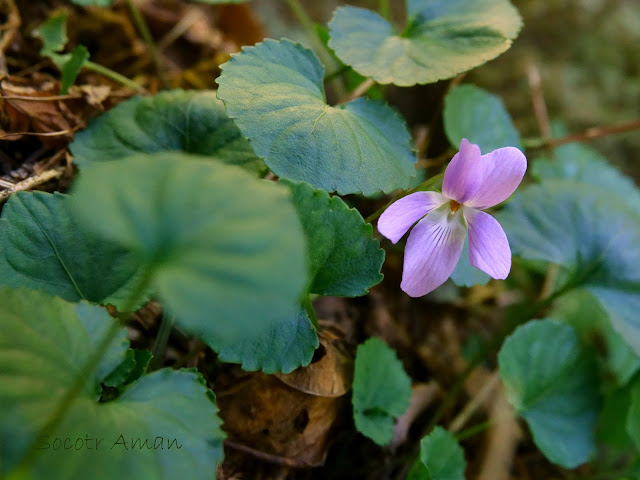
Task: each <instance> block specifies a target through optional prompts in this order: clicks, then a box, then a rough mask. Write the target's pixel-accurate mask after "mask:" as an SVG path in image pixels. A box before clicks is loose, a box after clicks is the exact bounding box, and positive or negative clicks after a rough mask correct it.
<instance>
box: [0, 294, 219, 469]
mask: <svg viewBox="0 0 640 480" xmlns="http://www.w3.org/2000/svg"><path fill="white" fill-rule="evenodd" d="M0 303H1V304H2V312H1V313H0V331H2V332H3V335H2V336H0V379H1V381H2V388H0V405H2V408H3V410H2V416H0V444H2V446H3V448H2V449H0V475H1V476H3V478H4V475H5V474H7V473H8V472H9V471H11V469H13V468H15V467H16V466H17V464H18V463H19V462H20V461H21V459H22V458H23V456H24V455H25V453H26V451H27V450H28V449H29V447H30V445H32V444H34V445H35V448H36V450H35V454H36V455H35V456H34V457H33V459H32V460H33V461H32V462H31V463H30V464H29V470H28V474H30V475H32V478H46V479H50V480H64V479H70V478H89V477H91V478H96V479H112V478H119V479H122V480H129V479H131V480H133V479H136V478H154V479H158V480H161V479H167V480H168V479H175V478H193V479H203V480H204V479H207V480H209V479H211V478H214V477H215V471H216V463H217V462H219V461H220V460H221V459H222V440H223V438H224V434H223V433H222V431H221V430H220V423H221V422H220V420H219V418H218V416H217V408H216V406H215V403H214V402H213V394H212V392H211V391H209V390H208V389H207V388H206V386H205V385H204V380H203V379H202V378H201V377H200V376H199V375H198V374H197V373H194V372H187V371H173V370H168V369H167V370H160V371H157V372H155V373H153V374H151V375H148V376H145V377H143V378H142V379H141V380H139V381H138V382H137V383H135V384H133V385H131V386H130V387H129V388H128V389H126V390H125V391H124V393H123V394H122V395H121V396H120V397H119V398H117V399H116V400H114V401H111V402H108V403H103V404H99V403H97V399H96V397H95V387H96V385H97V383H98V382H99V381H100V376H96V377H94V378H92V379H91V381H89V382H87V388H85V389H84V390H83V391H82V392H80V393H79V395H78V396H77V397H76V399H75V401H73V402H72V403H70V404H69V405H68V407H67V411H66V413H65V415H64V416H63V418H62V421H61V422H60V423H59V424H58V426H57V427H56V428H55V429H54V430H53V431H50V432H41V429H42V427H43V425H44V424H45V423H46V422H47V421H48V420H49V419H50V417H51V416H52V415H53V413H54V411H55V410H56V408H57V406H58V404H59V402H60V401H61V399H62V398H63V396H64V395H65V394H66V392H67V391H68V390H69V389H70V388H71V386H72V385H73V383H74V382H75V379H76V378H77V377H78V375H80V372H81V371H82V369H83V367H84V365H85V364H86V363H87V362H88V359H89V358H90V357H91V356H92V354H93V352H94V350H93V348H94V345H95V344H98V343H100V341H101V336H100V335H102V334H103V332H104V331H106V330H108V329H110V325H111V322H113V321H114V320H113V319H111V318H110V317H109V315H108V314H107V313H106V312H105V311H104V310H103V309H101V308H99V307H95V306H90V305H87V304H80V305H74V304H70V303H67V302H65V301H64V300H61V299H58V298H53V297H48V296H47V295H45V294H43V293H40V292H35V291H28V290H8V289H6V288H5V289H0ZM87 316H89V317H91V316H93V317H100V320H101V325H102V327H101V328H99V329H98V330H94V331H91V329H90V328H87V327H86V325H87V320H86V318H87ZM89 323H92V320H90V321H89ZM123 332H124V330H123ZM124 347H125V348H126V344H125V345H124ZM123 353H124V352H123V351H121V352H120V359H122V354H123ZM103 362H104V361H103ZM18 425H19V428H16V427H17V426H18ZM9 432H10V436H7V435H8V434H9ZM134 458H135V461H133V459H134Z"/></svg>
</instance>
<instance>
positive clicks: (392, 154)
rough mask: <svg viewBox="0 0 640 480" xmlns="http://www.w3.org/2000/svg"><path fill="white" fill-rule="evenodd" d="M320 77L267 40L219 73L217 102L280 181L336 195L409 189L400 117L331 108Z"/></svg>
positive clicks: (363, 105) (359, 103)
mask: <svg viewBox="0 0 640 480" xmlns="http://www.w3.org/2000/svg"><path fill="white" fill-rule="evenodd" d="M323 78H324V68H323V67H322V65H321V63H320V61H319V60H318V57H317V56H316V55H315V54H314V53H313V52H312V51H311V50H309V49H307V48H304V47H303V46H302V45H300V44H298V43H294V42H291V41H290V40H281V41H275V40H265V41H264V42H263V43H259V44H257V45H256V46H254V47H244V48H243V50H242V52H240V53H237V54H234V55H232V56H231V59H230V60H229V61H228V62H227V63H225V64H224V65H223V66H222V74H221V75H220V77H219V78H218V85H219V88H218V97H219V98H220V99H222V101H223V102H224V103H225V105H226V107H227V113H228V114H229V116H230V117H231V118H233V119H234V120H235V121H236V123H237V125H238V127H239V128H240V130H241V131H242V133H243V134H244V135H245V136H247V137H248V138H249V140H251V144H252V145H253V148H254V149H255V151H256V153H257V154H258V155H260V156H261V157H263V158H264V160H265V162H266V163H267V165H268V166H269V168H271V170H273V172H274V173H275V174H276V175H278V176H280V177H284V178H289V179H292V180H304V181H306V182H308V183H310V184H311V185H313V186H314V187H316V188H322V189H324V190H327V191H337V192H339V193H340V194H347V193H364V194H365V195H373V194H375V193H378V192H380V191H384V192H390V191H392V190H395V189H398V188H407V186H408V185H409V181H410V179H411V177H413V176H414V175H415V167H414V163H415V162H416V157H415V155H414V153H413V150H412V144H411V135H410V134H409V132H408V130H407V127H406V125H405V124H404V122H403V120H402V119H401V118H400V116H399V115H398V114H397V113H396V112H395V111H394V110H392V109H391V108H390V107H389V106H387V105H386V104H384V103H382V102H378V101H374V100H368V99H365V98H358V99H356V100H354V101H352V102H349V103H346V104H344V105H340V106H337V107H332V106H329V105H327V103H326V99H325V93H324V87H323Z"/></svg>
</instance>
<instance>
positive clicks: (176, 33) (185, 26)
mask: <svg viewBox="0 0 640 480" xmlns="http://www.w3.org/2000/svg"><path fill="white" fill-rule="evenodd" d="M200 18H202V12H201V11H200V10H199V9H198V7H195V6H194V7H191V8H190V9H189V10H188V11H187V13H186V14H185V15H184V16H183V17H182V19H181V20H180V21H179V22H178V23H176V24H175V26H174V27H173V28H172V29H171V30H169V32H168V33H167V34H166V35H165V36H164V37H162V38H161V39H160V41H159V42H158V45H157V48H158V51H160V52H162V51H163V50H166V49H167V47H169V45H171V44H172V43H173V42H175V41H176V40H177V39H178V38H180V37H181V36H182V35H183V34H184V33H186V32H187V31H188V30H189V29H190V28H191V27H192V26H193V25H195V23H196V22H198V21H199V20H200Z"/></svg>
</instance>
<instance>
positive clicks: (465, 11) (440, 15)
mask: <svg viewBox="0 0 640 480" xmlns="http://www.w3.org/2000/svg"><path fill="white" fill-rule="evenodd" d="M407 18H408V24H407V26H406V28H405V30H404V31H403V32H402V33H401V34H398V33H397V32H395V31H394V28H393V26H392V25H391V24H390V23H389V22H388V21H387V20H385V19H384V18H382V17H381V16H380V15H378V14H377V13H374V12H372V11H370V10H366V9H364V8H357V7H351V6H346V7H341V8H338V9H337V10H336V11H335V13H334V15H333V18H332V19H331V21H330V22H329V30H330V35H331V40H330V41H329V45H330V46H331V48H332V49H333V50H334V51H335V52H336V55H337V56H338V58H340V60H342V62H344V63H345V64H346V65H351V66H352V67H353V68H354V70H356V71H357V72H358V73H360V74H362V75H364V76H366V77H372V78H373V79H374V80H375V81H377V82H378V83H395V84H396V85H400V86H411V85H415V84H417V83H418V84H425V83H434V82H436V81H438V80H442V79H445V78H451V77H453V76H455V75H457V74H458V73H461V72H464V71H466V70H470V69H472V68H474V67H477V66H479V65H482V64H483V63H485V62H486V61H487V60H491V59H493V58H495V57H497V56H498V55H500V54H501V53H503V52H505V51H506V50H507V49H508V48H509V47H510V46H511V42H512V40H513V39H514V38H515V37H516V36H517V35H518V32H519V30H520V27H521V24H522V21H521V19H520V16H519V15H518V11H517V10H516V9H515V8H514V7H513V6H512V5H511V4H510V3H509V2H508V1H507V0H453V1H452V0H409V1H408V2H407Z"/></svg>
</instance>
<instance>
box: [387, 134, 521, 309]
mask: <svg viewBox="0 0 640 480" xmlns="http://www.w3.org/2000/svg"><path fill="white" fill-rule="evenodd" d="M526 169H527V159H526V158H525V156H524V154H523V153H522V152H521V151H520V150H518V149H517V148H514V147H505V148H499V149H497V150H494V151H493V152H490V153H487V154H485V155H481V154H480V148H479V147H478V146H477V145H474V144H472V143H470V142H469V141H468V140H467V139H466V138H465V139H462V142H461V144H460V151H459V152H458V153H457V154H456V155H455V156H454V157H453V159H452V160H451V162H450V163H449V165H448V166H447V169H446V171H445V173H444V180H443V183H442V193H438V192H416V193H412V194H411V195H407V196H406V197H404V198H401V199H400V200H398V201H397V202H394V203H393V204H392V205H391V206H390V207H389V208H388V209H387V210H386V211H385V212H384V213H383V214H382V215H381V216H380V220H379V221H378V230H379V231H380V233H381V234H382V235H384V236H385V237H387V238H388V239H389V240H391V241H392V242H393V243H396V242H397V241H398V240H400V238H401V237H402V236H403V235H404V234H405V233H406V232H407V231H408V230H409V228H411V226H412V225H413V224H414V223H415V222H416V221H418V220H420V219H422V220H420V221H419V222H418V223H417V225H416V226H415V227H414V229H413V230H412V231H411V233H410V234H409V238H408V239H407V246H406V249H405V255H404V268H403V272H402V283H401V285H400V287H401V288H402V290H404V291H405V292H406V293H408V294H409V295H410V296H412V297H419V296H422V295H426V294H427V293H429V292H431V291H432V290H434V289H436V288H437V287H439V286H440V285H442V284H443V283H444V282H445V281H446V280H447V278H449V276H450V275H451V273H452V272H453V270H454V268H455V267H456V264H457V263H458V260H459V259H460V255H461V253H462V248H463V246H464V241H465V237H466V235H467V230H468V231H469V261H470V263H471V265H473V266H474V267H476V268H479V269H480V270H482V271H483V272H485V273H487V274H488V275H490V276H491V277H493V278H495V279H500V280H502V279H505V278H507V275H509V271H510V270H511V249H510V247H509V242H508V240H507V236H506V235H505V233H504V230H503V229H502V227H501V226H500V224H499V223H498V221H497V220H496V219H495V218H493V217H492V216H491V215H489V214H488V213H485V212H482V211H481V210H484V209H485V208H489V207H493V206H495V205H497V204H498V203H500V202H502V201H504V200H506V199H507V198H509V196H510V195H511V194H512V193H513V192H514V191H515V189H516V188H517V187H518V185H519V184H520V182H521V181H522V177H523V176H524V173H525V171H526ZM423 217H424V218H423Z"/></svg>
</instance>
